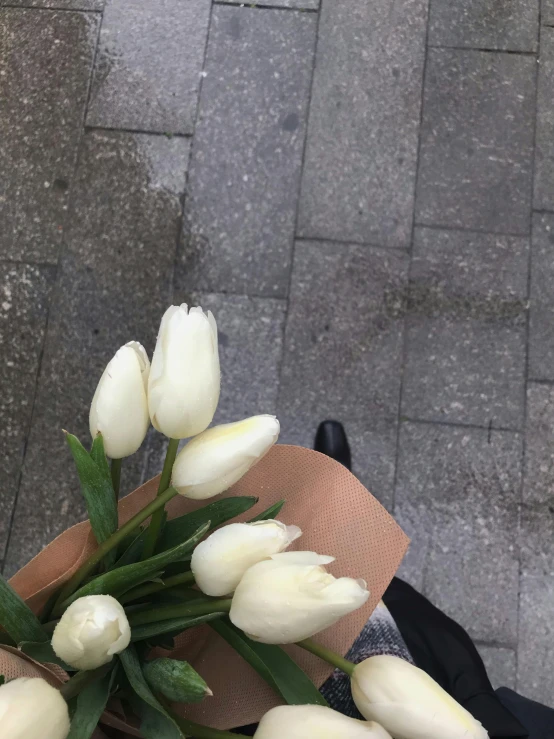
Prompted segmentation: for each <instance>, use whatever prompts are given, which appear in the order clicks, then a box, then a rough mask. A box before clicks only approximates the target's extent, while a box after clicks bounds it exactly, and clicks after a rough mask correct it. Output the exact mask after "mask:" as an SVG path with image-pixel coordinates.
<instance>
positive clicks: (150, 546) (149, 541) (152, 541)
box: [142, 439, 179, 560]
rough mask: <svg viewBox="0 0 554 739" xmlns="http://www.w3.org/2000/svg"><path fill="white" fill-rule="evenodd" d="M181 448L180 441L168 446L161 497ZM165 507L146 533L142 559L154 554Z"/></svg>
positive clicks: (174, 440)
mask: <svg viewBox="0 0 554 739" xmlns="http://www.w3.org/2000/svg"><path fill="white" fill-rule="evenodd" d="M178 448H179V439H170V440H169V444H168V445H167V452H166V454H165V461H164V467H163V470H162V474H161V477H160V484H159V485H158V495H161V494H162V493H163V491H164V490H166V489H167V488H168V487H169V483H170V482H171V471H172V470H173V463H174V462H175V457H176V456H177V449H178ZM163 515H164V511H163V507H162V508H159V509H158V510H157V511H156V513H155V514H154V515H153V516H152V520H151V521H150V526H149V527H148V531H147V532H146V537H145V541H144V549H143V550H142V559H143V560H144V559H150V557H151V556H152V555H153V554H154V549H155V548H156V543H157V541H158V536H159V534H160V528H161V525H162V520H163Z"/></svg>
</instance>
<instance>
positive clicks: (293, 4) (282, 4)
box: [217, 0, 320, 10]
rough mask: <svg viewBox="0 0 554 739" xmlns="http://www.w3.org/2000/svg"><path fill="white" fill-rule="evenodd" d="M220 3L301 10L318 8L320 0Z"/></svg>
mask: <svg viewBox="0 0 554 739" xmlns="http://www.w3.org/2000/svg"><path fill="white" fill-rule="evenodd" d="M217 2H218V4H220V5H240V6H241V7H244V6H247V7H249V8H264V7H271V8H297V9H300V10H317V9H318V8H319V3H320V0H249V2H244V0H217Z"/></svg>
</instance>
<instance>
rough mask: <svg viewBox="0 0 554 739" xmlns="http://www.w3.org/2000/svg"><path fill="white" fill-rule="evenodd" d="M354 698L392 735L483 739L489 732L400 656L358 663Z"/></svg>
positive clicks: (422, 738) (409, 738) (410, 738)
mask: <svg viewBox="0 0 554 739" xmlns="http://www.w3.org/2000/svg"><path fill="white" fill-rule="evenodd" d="M352 697H353V698H354V702H355V703H356V706H357V707H358V710H359V711H360V713H361V714H362V716H364V717H365V718H367V719H371V720H373V721H378V722H379V723H380V724H381V725H382V726H384V727H385V728H386V729H387V731H388V732H390V733H391V734H392V735H393V736H394V737H395V739H445V738H446V737H448V739H487V737H488V734H487V732H486V731H485V729H484V728H483V727H482V726H481V724H480V723H479V722H478V721H476V719H474V718H473V716H472V715H471V714H470V713H469V712H468V711H466V709H465V708H463V707H462V706H461V705H460V704H459V703H457V702H456V701H455V700H454V698H452V697H451V696H450V695H448V693H447V692H446V691H444V690H443V689H442V688H441V687H440V685H438V684H437V683H436V682H435V681H434V680H433V679H432V678H431V677H429V675H428V674H427V673H426V672H423V670H420V669H419V668H418V667H414V665H411V664H410V663H409V662H405V661H404V660H402V659H400V658H399V657H391V656H387V655H379V656H376V657H369V658H368V659H366V660H364V661H363V662H360V664H358V665H356V667H355V669H354V673H353V675H352Z"/></svg>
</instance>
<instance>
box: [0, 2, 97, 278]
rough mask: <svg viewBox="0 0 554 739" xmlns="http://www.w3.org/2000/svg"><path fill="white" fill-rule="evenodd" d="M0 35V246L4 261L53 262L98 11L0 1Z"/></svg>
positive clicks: (65, 203) (63, 211)
mask: <svg viewBox="0 0 554 739" xmlns="http://www.w3.org/2000/svg"><path fill="white" fill-rule="evenodd" d="M0 34H1V35H0V47H1V49H2V73H3V75H2V97H3V99H4V103H5V107H4V106H3V111H2V122H1V124H0V137H1V143H0V172H2V184H1V185H0V250H1V253H2V257H3V258H7V259H15V260H30V261H40V262H51V263H55V262H56V261H57V259H58V252H59V248H60V244H61V238H62V228H63V224H64V220H65V208H66V205H67V194H68V189H69V188H70V186H71V181H72V177H73V169H74V165H75V157H76V154H77V146H78V144H79V139H80V137H81V129H80V127H81V123H82V120H83V115H84V110H85V104H86V96H87V90H88V84H89V78H90V74H91V68H92V63H93V59H94V48H95V44H96V38H97V34H98V17H97V16H96V15H95V14H84V13H71V14H69V15H67V14H66V13H64V12H62V11H60V12H56V11H40V12H39V11H36V10H30V9H25V8H21V9H20V8H1V7H0ZM6 175H8V176H6Z"/></svg>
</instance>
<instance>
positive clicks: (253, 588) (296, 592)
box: [229, 552, 369, 644]
mask: <svg viewBox="0 0 554 739" xmlns="http://www.w3.org/2000/svg"><path fill="white" fill-rule="evenodd" d="M333 561H334V557H327V556H321V555H319V554H316V553H315V552H282V553H281V554H274V555H273V556H272V557H271V558H270V559H268V560H264V561H263V562H258V564H255V565H254V566H253V567H251V568H250V569H249V570H247V571H246V573H245V574H244V576H243V578H242V580H241V581H240V583H239V584H238V586H237V589H236V590H235V595H234V596H233V601H232V604H231V611H230V613H229V617H230V619H231V621H232V622H233V623H234V624H235V626H238V628H239V629H242V630H243V631H244V632H245V633H246V634H248V636H250V637H251V638H252V639H255V640H256V641H261V642H264V643H265V644H291V643H293V642H297V641H301V640H302V639H307V638H308V637H310V636H313V635H314V634H317V632H318V631H322V630H323V629H326V628H327V627H328V626H331V625H332V624H334V623H335V622H336V621H338V620H339V618H342V616H346V614H347V613H351V612H352V611H355V610H356V609H357V608H359V607H360V606H362V605H363V604H364V603H365V602H366V600H367V599H368V598H369V592H368V590H367V588H366V583H365V582H364V581H363V580H353V579H352V578H350V577H341V578H339V579H336V578H335V577H333V575H331V574H329V573H328V572H326V571H325V570H324V569H323V567H322V566H321V565H326V564H329V563H330V562H333Z"/></svg>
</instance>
